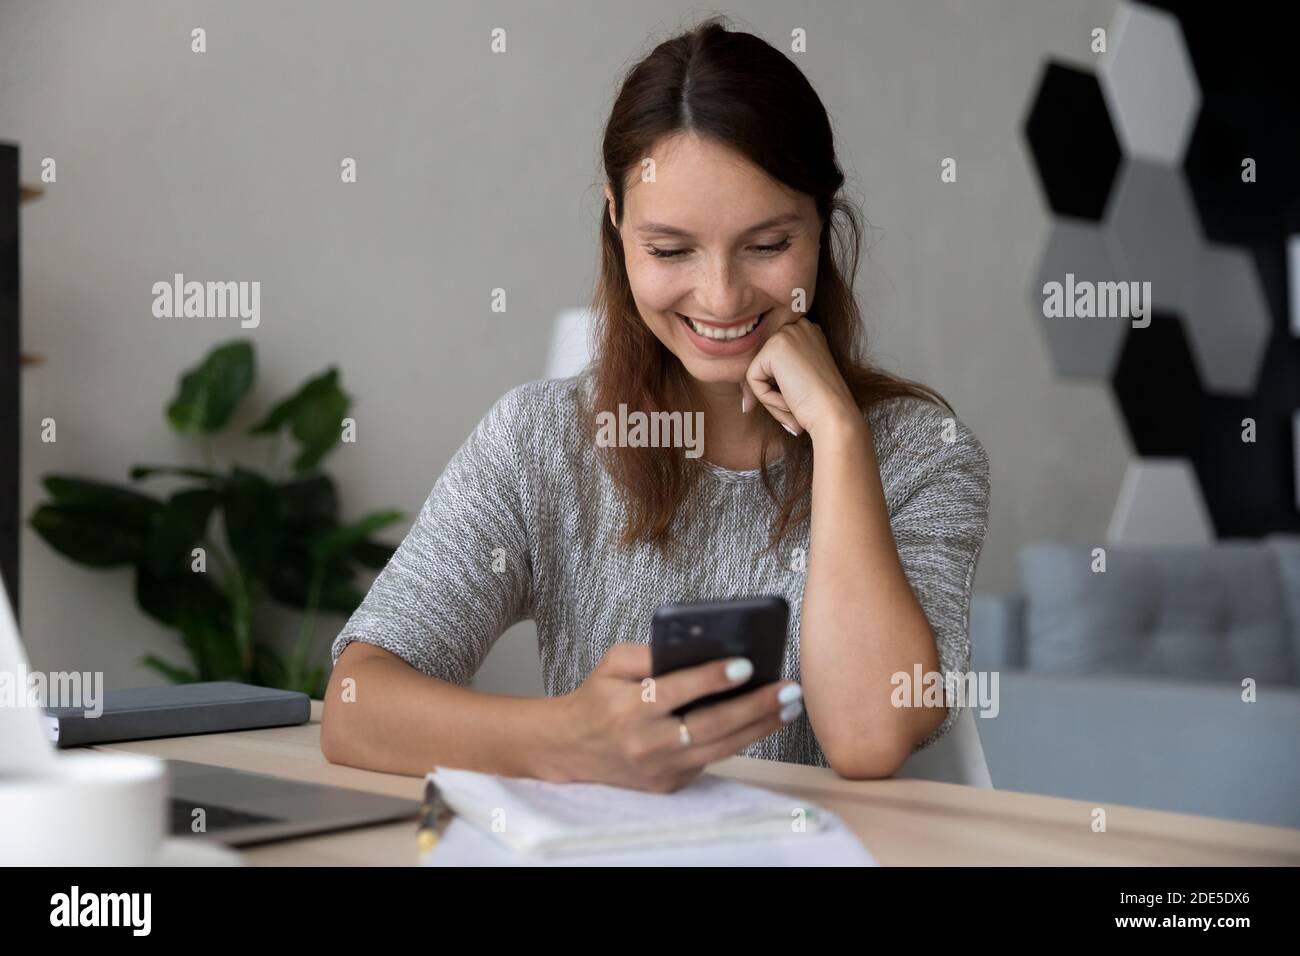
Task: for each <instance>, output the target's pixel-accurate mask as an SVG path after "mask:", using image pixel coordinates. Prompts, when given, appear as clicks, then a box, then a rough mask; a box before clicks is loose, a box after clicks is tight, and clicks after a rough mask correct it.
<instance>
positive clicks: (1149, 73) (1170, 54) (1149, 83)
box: [1098, 3, 1201, 166]
mask: <svg viewBox="0 0 1300 956" xmlns="http://www.w3.org/2000/svg"><path fill="white" fill-rule="evenodd" d="M1098 66H1099V72H1100V79H1101V90H1102V94H1103V95H1104V96H1105V97H1106V104H1107V106H1108V107H1109V108H1110V115H1111V118H1112V120H1114V122H1115V126H1116V128H1117V129H1118V131H1119V139H1120V144H1121V147H1122V148H1123V150H1124V152H1125V153H1126V154H1128V155H1130V156H1134V157H1137V158H1138V159H1147V160H1151V161H1153V162H1157V163H1164V164H1165V165H1169V166H1175V165H1178V164H1180V163H1181V162H1182V159H1183V153H1184V151H1185V150H1186V148H1187V140H1188V137H1189V136H1190V135H1191V132H1192V123H1193V122H1194V121H1195V119H1196V113H1197V110H1198V109H1199V107H1200V104H1201V91H1200V89H1199V87H1198V86H1197V84H1196V76H1195V75H1194V74H1193V73H1192V63H1191V60H1190V59H1189V57H1188V55H1187V50H1186V48H1185V47H1184V46H1183V34H1182V30H1181V29H1179V26H1178V21H1177V20H1175V19H1174V18H1173V17H1171V16H1170V15H1169V14H1167V13H1163V12H1161V11H1159V10H1152V9H1150V8H1147V7H1137V6H1133V5H1131V4H1127V3H1121V4H1120V5H1119V7H1118V8H1116V10H1115V21H1114V23H1113V24H1111V28H1110V36H1109V42H1108V44H1107V49H1106V52H1105V53H1103V54H1102V56H1101V60H1100V62H1099V64H1098Z"/></svg>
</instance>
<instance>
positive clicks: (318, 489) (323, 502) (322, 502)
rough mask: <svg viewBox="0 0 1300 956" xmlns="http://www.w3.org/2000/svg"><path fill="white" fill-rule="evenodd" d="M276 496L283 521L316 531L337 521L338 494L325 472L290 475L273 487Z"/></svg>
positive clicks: (331, 525)
mask: <svg viewBox="0 0 1300 956" xmlns="http://www.w3.org/2000/svg"><path fill="white" fill-rule="evenodd" d="M276 495H277V497H278V499H279V511H280V517H281V518H282V519H283V520H284V522H285V524H288V525H294V526H298V527H303V528H308V529H311V530H319V529H320V528H321V527H333V526H334V525H335V523H336V522H337V514H338V507H339V502H338V493H337V492H336V491H335V490H334V482H333V480H332V479H331V478H330V477H329V476H328V475H322V474H315V475H304V476H300V477H297V478H292V479H290V480H289V481H286V482H284V483H283V484H281V485H279V486H278V487H277V488H276Z"/></svg>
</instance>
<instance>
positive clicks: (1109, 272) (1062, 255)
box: [1029, 219, 1130, 380]
mask: <svg viewBox="0 0 1300 956" xmlns="http://www.w3.org/2000/svg"><path fill="white" fill-rule="evenodd" d="M1067 273H1068V274H1072V275H1073V276H1074V277H1075V281H1080V280H1082V281H1088V282H1106V281H1110V280H1112V279H1114V278H1115V267H1114V266H1113V265H1112V264H1111V261H1110V256H1109V255H1107V253H1106V243H1105V241H1104V240H1103V238H1102V234H1101V230H1100V229H1099V228H1097V227H1096V226H1094V225H1092V224H1091V223H1086V222H1079V221H1076V220H1070V219H1057V220H1054V221H1053V222H1052V226H1051V234H1050V236H1049V237H1048V240H1047V247H1046V248H1045V249H1044V250H1043V257H1042V259H1041V260H1040V262H1039V264H1038V273H1037V276H1036V278H1035V280H1034V283H1033V284H1032V285H1031V287H1030V289H1029V298H1030V303H1031V306H1030V307H1031V308H1032V309H1034V310H1035V311H1036V312H1037V313H1038V319H1039V321H1040V322H1041V323H1042V326H1041V327H1042V331H1043V339H1044V341H1045V342H1046V345H1047V352H1048V355H1049V356H1050V357H1051V360H1052V365H1053V367H1054V368H1055V369H1056V374H1058V375H1061V376H1065V377H1068V378H1091V379H1101V380H1105V379H1107V378H1109V377H1110V373H1111V370H1112V369H1113V368H1114V367H1115V360H1116V358H1117V357H1118V356H1119V348H1120V345H1121V344H1123V341H1124V330H1125V329H1127V328H1128V327H1129V324H1130V320H1129V319H1127V318H1123V317H1120V318H1109V317H1108V318H1090V319H1078V318H1069V317H1050V318H1049V317H1047V316H1045V315H1043V286H1044V285H1045V284H1047V283H1048V282H1061V283H1064V282H1065V280H1066V275H1067Z"/></svg>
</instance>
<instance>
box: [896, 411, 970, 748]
mask: <svg viewBox="0 0 1300 956" xmlns="http://www.w3.org/2000/svg"><path fill="white" fill-rule="evenodd" d="M890 427H891V430H892V431H891V434H890V445H891V446H892V447H891V452H890V455H889V457H888V460H887V463H882V470H884V471H885V472H886V475H885V478H886V482H885V484H886V488H887V489H888V491H889V493H890V494H889V495H888V497H889V498H890V499H891V501H890V517H889V520H890V527H891V529H892V531H893V535H894V543H895V544H896V545H897V547H898V557H899V560H900V562H901V564H902V566H903V572H904V574H905V575H906V577H907V580H908V583H909V584H910V585H911V586H912V592H913V593H914V594H915V595H916V599H917V601H918V602H919V603H920V605H921V607H922V609H923V610H924V611H925V615H926V618H927V619H928V620H929V622H930V629H931V630H932V631H933V632H934V636H935V641H936V644H937V651H938V657H939V667H940V670H941V671H942V672H943V674H944V676H945V677H946V676H947V675H949V674H953V673H960V674H965V673H966V672H967V671H968V670H969V669H970V602H971V586H972V583H973V581H974V578H975V566H976V564H977V562H978V561H979V554H980V549H981V548H982V547H983V544H984V535H985V532H986V531H987V529H988V515H989V490H990V488H989V461H988V455H987V453H986V452H985V451H984V446H983V445H982V444H980V441H979V439H978V438H976V437H975V434H974V433H973V432H972V431H971V430H970V429H969V428H968V427H967V426H966V425H965V424H963V423H962V422H961V421H960V420H959V419H957V418H956V417H955V416H953V415H952V413H950V412H949V411H948V410H947V409H946V408H944V407H942V406H940V405H937V404H935V403H933V402H930V401H927V400H925V399H913V398H909V399H905V400H903V403H902V404H901V406H900V414H897V415H895V416H893V419H892V423H891V426H890ZM958 716H960V714H959V711H958V709H957V708H956V707H949V709H948V714H947V716H946V717H945V719H944V722H943V724H941V725H940V726H939V727H938V729H936V730H935V731H934V732H933V733H932V734H930V735H929V736H928V737H926V738H925V740H923V741H921V742H920V743H919V744H918V745H917V747H916V749H917V750H921V749H923V748H925V747H928V746H929V745H930V744H932V743H934V742H935V741H937V740H939V739H940V738H941V737H943V736H944V735H945V734H946V733H948V731H949V730H951V729H952V726H953V724H955V723H956V721H957V718H958Z"/></svg>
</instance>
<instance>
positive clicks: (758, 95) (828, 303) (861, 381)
mask: <svg viewBox="0 0 1300 956" xmlns="http://www.w3.org/2000/svg"><path fill="white" fill-rule="evenodd" d="M679 132H691V133H694V134H696V135H700V136H703V137H706V138H711V139H713V140H714V141H716V142H718V143H721V144H723V145H726V146H728V147H730V148H731V149H733V150H735V151H737V152H739V153H740V154H741V155H743V156H745V157H747V158H748V159H749V160H750V161H751V162H752V163H754V164H755V165H756V166H758V167H759V168H760V169H762V170H764V171H766V172H767V173H768V175H770V176H771V177H772V178H774V179H775V180H777V181H778V182H780V183H783V184H784V185H786V186H787V187H789V188H792V189H795V190H798V191H799V192H802V193H805V194H807V195H809V196H811V197H812V198H813V200H814V201H815V202H816V206H817V212H818V214H819V215H820V216H821V219H822V223H823V225H822V232H821V251H820V253H819V254H818V263H817V285H816V289H815V291H814V294H813V296H812V304H811V307H810V309H809V312H808V314H807V318H808V319H809V320H810V321H813V322H815V323H817V325H818V326H819V327H820V328H821V330H822V332H823V333H824V334H825V336H826V342H827V344H828V345H829V346H830V352H831V355H832V356H833V357H834V359H835V364H836V366H837V367H838V368H839V371H840V374H841V375H842V376H843V377H844V381H845V383H846V384H847V385H848V387H849V390H850V391H851V392H852V394H853V397H854V400H855V401H856V402H857V404H858V407H859V408H861V409H862V410H863V411H864V412H865V411H866V410H867V409H869V408H870V407H871V406H872V405H874V404H875V403H877V402H880V401H882V400H885V399H888V398H893V397H898V396H915V397H919V398H923V399H927V400H929V401H936V402H939V403H941V404H943V405H944V406H947V407H948V408H949V410H950V411H951V406H950V405H949V404H948V402H947V401H946V400H945V399H944V398H943V397H942V396H941V395H939V393H937V392H935V391H934V390H933V389H930V388H928V387H927V386H925V385H922V384H920V383H918V382H913V381H910V380H908V379H904V378H900V377H898V376H895V375H892V374H890V373H888V372H885V371H883V370H881V369H877V368H874V367H872V366H871V365H870V364H869V363H868V361H867V360H866V359H865V357H864V356H865V354H866V349H865V343H864V342H863V341H862V339H863V335H862V317H861V313H860V312H859V310H858V304H857V300H856V298H855V297H854V294H853V277H854V276H855V275H856V274H857V270H858V260H859V257H860V254H861V244H862V227H861V224H860V222H859V216H858V213H857V211H856V209H855V207H854V206H853V204H852V203H851V202H849V201H848V200H846V199H844V198H843V197H841V196H840V195H839V192H840V188H841V187H842V186H843V184H844V175H843V173H842V172H841V171H840V168H839V164H838V163H837V162H836V159H835V145H834V139H833V137H832V134H831V125H830V120H829V118H828V117H827V115H826V110H825V108H824V107H823V106H822V103H821V100H820V99H819V98H818V97H817V94H816V93H815V92H814V91H813V88H812V86H811V85H810V84H809V83H808V80H807V79H806V78H805V77H804V75H803V73H802V72H801V71H800V70H799V68H798V67H797V66H795V65H794V63H792V62H791V61H790V59H789V58H788V57H786V56H785V55H784V54H782V53H781V52H780V51H779V50H777V49H775V48H774V47H772V46H770V45H769V44H768V43H767V42H766V41H764V40H762V39H760V38H758V37H756V36H754V35H753V34H750V33H740V32H733V31H731V30H729V29H727V27H726V18H725V17H721V16H714V17H710V18H709V19H707V20H705V21H703V22H702V23H700V24H699V25H698V26H696V27H695V28H694V29H692V30H690V31H688V32H686V33H683V34H681V35H679V36H676V37H673V38H672V39H669V40H666V41H665V42H663V43H660V44H659V45H658V46H656V47H655V48H654V50H653V51H652V52H651V53H650V54H649V55H648V56H646V57H645V58H644V59H642V60H641V61H640V62H638V63H637V64H636V65H635V66H633V67H632V68H631V69H630V70H629V71H628V73H627V75H626V77H625V78H624V80H623V84H622V87H621V89H620V90H619V94H618V97H617V99H616V100H615V102H614V106H613V108H612V110H611V111H610V116H609V120H608V122H607V123H606V124H605V134H604V141H603V145H602V156H603V164H604V172H605V178H606V180H607V181H608V183H609V187H610V191H611V192H612V193H613V196H614V215H615V219H616V220H617V221H618V223H619V225H620V226H621V225H622V222H623V210H624V201H623V200H624V194H625V188H626V185H627V182H628V177H629V176H634V175H637V173H638V171H639V169H640V166H641V160H642V158H643V157H645V156H648V155H650V154H651V151H652V148H653V147H654V145H655V144H656V143H657V142H658V141H659V140H660V139H661V138H663V137H665V136H669V135H672V134H675V133H679ZM837 217H838V219H839V220H842V222H837ZM600 225H601V252H600V270H599V274H598V278H597V282H596V288H595V294H594V297H593V301H592V309H591V311H592V314H593V316H594V320H595V336H594V352H595V354H594V356H593V360H592V368H591V371H592V378H591V384H592V393H591V398H592V402H591V406H590V408H589V409H588V411H589V414H590V416H591V417H590V419H589V421H588V423H587V427H588V429H589V430H590V431H591V432H593V433H594V429H595V422H594V416H595V413H596V410H598V409H614V408H617V407H618V405H619V403H625V404H626V405H627V407H628V408H631V409H639V410H642V411H645V412H647V413H650V412H656V411H666V410H670V409H669V404H670V401H671V400H670V396H672V395H679V396H680V395H689V394H691V388H690V382H689V379H690V375H689V374H688V373H687V372H686V370H685V369H684V368H683V366H682V364H681V362H680V361H679V360H678V359H677V357H676V356H675V355H673V354H672V353H671V352H670V351H669V350H668V349H666V348H665V347H664V346H663V345H662V343H660V341H659V340H658V338H656V337H655V335H654V333H653V332H651V331H650V329H649V328H648V327H647V326H646V324H645V322H644V321H642V319H641V316H640V314H639V313H638V311H637V308H636V303H635V301H634V300H633V298H632V290H631V286H630V284H629V282H628V276H627V268H626V264H625V263H624V261H623V246H622V242H621V240H620V238H619V232H618V228H617V227H615V225H614V223H612V222H611V221H610V218H609V208H608V202H607V203H606V205H605V208H604V210H603V214H602V215H601V217H600ZM774 440H775V441H779V442H781V443H782V444H783V445H784V446H785V455H784V459H785V462H784V464H785V467H784V472H785V480H784V482H783V485H782V488H781V489H779V490H778V489H777V487H776V486H775V484H774V483H773V481H772V478H771V475H770V474H769V472H768V466H767V458H768V455H767V448H768V443H767V439H764V441H763V445H762V452H761V461H762V465H761V469H762V472H761V474H762V482H763V486H764V488H765V489H766V490H767V493H768V495H769V496H770V497H771V498H772V500H773V501H775V502H776V503H777V504H778V505H779V512H778V517H777V519H776V521H775V522H774V524H773V526H772V529H771V537H770V543H769V545H768V550H773V549H775V548H776V547H777V545H779V544H780V542H781V540H782V539H783V538H784V537H785V535H786V534H787V533H788V532H789V531H791V530H792V529H793V527H794V526H796V525H798V524H799V523H800V522H802V521H803V520H804V519H805V518H807V517H808V515H809V509H810V507H811V503H810V502H809V504H807V505H805V507H804V508H803V509H802V510H801V511H800V513H799V514H795V513H794V512H795V508H796V507H797V506H798V505H799V503H800V501H801V500H802V499H803V498H804V496H805V494H806V493H807V492H808V491H809V489H810V488H811V485H812V445H811V442H810V440H809V439H808V436H807V434H806V433H804V434H802V435H800V436H799V437H798V438H795V437H792V436H788V435H786V433H785V432H784V431H781V432H780V434H779V435H778V436H776V437H775V438H774ZM602 452H603V461H604V465H605V467H606V469H607V470H608V471H609V474H610V476H611V478H613V480H614V481H615V483H616V485H617V486H618V488H619V490H620V493H621V495H622V498H623V501H624V503H625V505H626V506H627V509H628V518H629V521H628V525H627V528H626V529H625V531H624V534H623V537H622V543H623V544H630V543H633V542H636V541H652V542H655V543H656V544H658V545H659V546H660V547H661V548H662V547H664V546H665V545H666V543H667V542H668V541H669V540H670V539H671V537H672V535H671V527H672V524H673V519H674V517H675V516H676V514H677V511H678V507H679V505H680V504H681V502H682V499H683V498H684V497H685V495H686V494H687V492H688V491H689V490H690V487H691V485H692V484H693V483H694V482H695V481H696V480H698V478H699V470H700V469H699V467H698V466H699V462H698V461H692V460H690V459H687V458H686V457H685V456H684V455H682V454H681V452H680V449H677V450H673V449H666V448H651V447H617V446H611V447H605V448H603V449H602Z"/></svg>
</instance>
